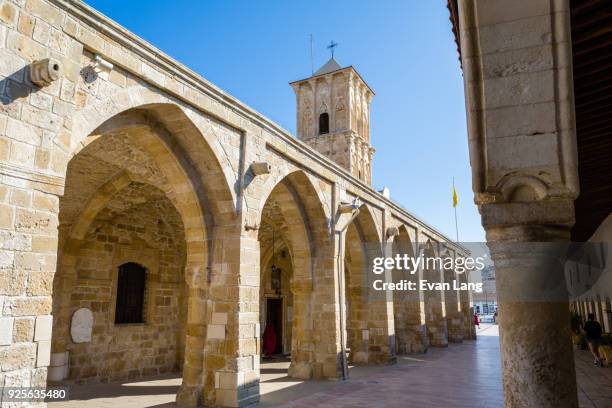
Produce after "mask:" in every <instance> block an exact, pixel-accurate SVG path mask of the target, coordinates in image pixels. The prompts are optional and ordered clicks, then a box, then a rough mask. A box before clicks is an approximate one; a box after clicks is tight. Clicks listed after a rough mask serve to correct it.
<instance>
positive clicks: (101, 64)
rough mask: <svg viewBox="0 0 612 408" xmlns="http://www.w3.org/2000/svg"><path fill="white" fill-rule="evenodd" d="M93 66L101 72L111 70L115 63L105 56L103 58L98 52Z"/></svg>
mask: <svg viewBox="0 0 612 408" xmlns="http://www.w3.org/2000/svg"><path fill="white" fill-rule="evenodd" d="M93 67H94V69H95V70H96V72H101V71H111V70H112V69H113V67H114V65H113V63H112V62H110V61H107V60H105V59H104V58H102V57H101V56H100V55H98V54H96V57H95V58H94V64H93Z"/></svg>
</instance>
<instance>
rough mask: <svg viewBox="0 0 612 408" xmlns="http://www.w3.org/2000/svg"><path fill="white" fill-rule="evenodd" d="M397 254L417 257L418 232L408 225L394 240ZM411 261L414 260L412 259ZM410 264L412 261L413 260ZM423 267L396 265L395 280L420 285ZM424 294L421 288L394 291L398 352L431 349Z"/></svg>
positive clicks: (411, 257) (399, 231)
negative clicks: (412, 268) (416, 238)
mask: <svg viewBox="0 0 612 408" xmlns="http://www.w3.org/2000/svg"><path fill="white" fill-rule="evenodd" d="M391 249H392V254H393V257H396V256H398V255H399V256H400V257H402V258H404V256H406V257H408V258H409V259H416V254H415V249H416V248H415V242H414V234H413V235H412V237H411V234H410V233H409V231H408V228H407V227H406V226H405V225H400V226H399V227H398V234H397V236H395V238H394V240H393V243H392V248H391ZM408 262H410V261H408ZM409 265H410V264H409ZM419 272H420V271H419V270H418V268H417V269H416V270H410V269H408V268H405V269H400V270H398V269H394V270H393V282H395V283H400V282H402V281H404V280H405V281H407V282H411V283H412V284H413V285H415V287H416V288H418V285H419ZM421 295H422V292H421V291H420V290H418V289H415V290H404V291H394V292H393V316H394V319H395V340H396V349H397V352H398V354H408V353H422V352H424V351H426V350H427V344H428V342H427V333H426V329H425V319H424V316H423V313H422V312H421V300H422V299H421Z"/></svg>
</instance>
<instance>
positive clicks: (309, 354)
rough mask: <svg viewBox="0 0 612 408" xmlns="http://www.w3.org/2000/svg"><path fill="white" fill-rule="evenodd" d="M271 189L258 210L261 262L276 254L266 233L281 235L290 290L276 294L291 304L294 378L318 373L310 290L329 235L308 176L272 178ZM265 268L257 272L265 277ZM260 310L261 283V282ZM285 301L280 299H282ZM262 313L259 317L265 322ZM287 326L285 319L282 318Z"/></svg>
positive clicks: (321, 264)
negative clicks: (286, 256)
mask: <svg viewBox="0 0 612 408" xmlns="http://www.w3.org/2000/svg"><path fill="white" fill-rule="evenodd" d="M273 181H276V184H274V186H273V188H270V189H266V190H265V191H266V192H267V194H265V195H264V196H263V197H262V200H261V208H260V210H259V217H260V218H259V221H258V222H257V225H259V233H258V239H259V243H260V258H261V262H260V265H261V267H262V268H266V266H268V264H269V259H270V258H271V257H273V256H275V250H274V249H271V245H272V244H274V241H272V243H271V242H270V241H271V239H272V240H273V239H274V238H271V237H275V236H276V237H277V238H276V240H278V239H279V238H278V237H279V235H280V236H281V237H282V240H283V242H284V244H285V245H286V248H287V251H288V252H289V255H290V256H289V258H290V263H291V269H292V273H291V280H290V288H289V289H290V294H289V293H287V294H281V297H283V299H286V302H287V304H288V303H291V305H292V306H291V307H292V317H293V319H292V321H291V350H290V351H291V365H290V367H289V375H291V376H292V377H297V378H306V379H308V378H312V377H320V376H321V373H320V370H316V369H315V366H316V365H317V364H318V362H317V354H316V353H315V347H317V345H315V344H314V341H315V339H314V338H313V318H314V316H316V313H317V310H316V308H317V306H316V305H315V299H316V298H317V296H318V293H317V292H316V291H315V290H314V288H315V286H316V283H317V282H318V281H319V280H321V278H322V277H323V276H324V275H325V273H326V271H325V269H324V268H325V267H326V266H325V261H326V259H328V258H329V250H330V236H329V230H328V227H327V218H326V212H325V208H324V206H323V204H322V202H321V201H320V196H319V193H318V192H317V190H316V188H315V186H314V185H313V184H312V182H311V181H310V179H309V177H308V176H307V175H306V173H304V172H303V171H301V170H297V171H293V172H291V173H289V174H286V175H284V176H279V177H277V178H276V179H274V178H270V180H269V183H267V184H266V185H268V184H272V182H273ZM266 272H267V270H262V271H261V272H260V275H261V276H267V275H266ZM260 288H261V289H260V290H261V292H260V296H261V297H262V300H261V302H262V304H261V305H260V311H261V310H262V309H263V307H264V304H263V301H264V300H263V299H264V298H265V296H264V292H263V290H264V288H265V282H261V283H260ZM283 301H284V302H285V300H283ZM263 320H264V316H263V315H261V319H260V321H261V322H262V323H264V321H263ZM286 324H289V322H286Z"/></svg>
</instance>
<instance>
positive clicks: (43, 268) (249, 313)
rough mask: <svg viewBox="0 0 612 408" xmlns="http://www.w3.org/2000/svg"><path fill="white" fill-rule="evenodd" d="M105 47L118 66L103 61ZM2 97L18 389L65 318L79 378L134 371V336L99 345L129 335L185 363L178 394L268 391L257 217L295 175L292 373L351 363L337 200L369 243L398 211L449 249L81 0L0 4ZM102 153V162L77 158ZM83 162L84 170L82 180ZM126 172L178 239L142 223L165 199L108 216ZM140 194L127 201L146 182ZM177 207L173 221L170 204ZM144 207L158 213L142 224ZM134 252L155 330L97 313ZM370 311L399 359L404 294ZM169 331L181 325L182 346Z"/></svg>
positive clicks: (0, 154)
mask: <svg viewBox="0 0 612 408" xmlns="http://www.w3.org/2000/svg"><path fill="white" fill-rule="evenodd" d="M96 55H97V56H99V57H101V58H103V59H105V60H107V61H108V62H110V63H112V64H113V68H112V69H110V70H109V69H105V68H104V67H102V66H100V65H99V64H96V62H95V61H96ZM44 58H53V59H54V60H55V61H57V62H58V65H59V66H61V74H60V75H59V77H58V79H56V80H54V81H51V83H50V84H48V85H45V86H37V85H34V84H33V83H32V82H31V80H30V76H29V72H30V69H31V65H32V63H34V62H35V61H39V60H41V59H44ZM0 96H1V102H2V103H0V177H1V178H0V236H1V237H2V240H1V241H0V245H1V247H0V310H1V316H0V328H1V330H0V384H4V385H6V386H10V385H17V386H28V385H39V386H43V385H44V384H45V381H46V377H47V369H46V368H47V367H48V366H49V365H50V363H51V361H50V357H51V328H52V326H53V327H54V331H55V328H57V330H58V331H57V333H58V334H61V335H58V336H55V335H54V336H53V337H54V339H53V343H54V348H55V347H56V346H57V350H54V351H56V352H58V353H61V352H63V351H65V350H68V351H70V359H71V360H70V363H71V364H72V367H73V370H74V371H73V374H72V375H73V378H74V379H75V380H78V379H80V378H83V379H84V378H85V377H86V378H90V379H92V380H93V379H98V380H106V379H108V380H112V379H117V378H124V377H125V376H126V375H127V377H128V378H129V377H130V375H132V376H135V375H137V374H136V372H135V370H136V368H135V367H136V361H135V360H132V361H129V360H128V361H127V362H125V363H119V362H118V361H119V359H120V356H121V355H122V354H121V353H124V352H125V351H126V350H128V349H127V348H125V349H122V348H114V347H107V346H102V344H101V342H102V341H103V340H110V339H117V341H118V342H121V343H122V344H128V343H131V344H132V345H133V346H134V347H136V346H138V347H139V348H140V349H142V350H143V351H142V354H140V355H139V357H142V358H139V361H143V364H142V365H139V366H138V370H139V372H138V375H146V374H149V373H155V372H160V371H164V370H169V369H173V368H175V367H179V366H180V365H181V362H182V365H183V383H182V386H181V389H180V392H179V394H178V396H177V399H178V400H179V402H180V403H182V404H184V405H190V406H193V405H196V404H198V403H202V402H205V403H207V404H211V405H212V404H217V405H221V406H238V405H246V404H249V403H252V402H254V401H256V400H257V399H258V393H259V384H258V382H259V346H260V327H259V323H260V316H259V294H260V287H259V281H260V260H261V259H260V243H259V242H258V229H259V227H260V225H261V218H262V212H263V206H264V204H265V202H266V199H267V197H268V195H269V194H270V193H271V192H272V191H273V190H274V189H275V188H276V187H277V186H278V185H279V184H281V183H283V180H289V181H290V183H289V184H288V186H289V187H284V190H283V194H282V196H281V198H282V199H283V200H286V201H290V200H293V201H294V202H295V203H297V204H295V205H293V206H285V207H284V208H285V210H284V211H286V214H287V215H288V217H289V218H290V219H291V220H292V221H293V224H292V225H291V229H292V233H291V234H292V236H293V237H295V238H296V239H293V241H292V245H293V246H294V248H292V251H294V252H293V253H292V254H297V256H293V257H292V261H293V262H294V265H293V272H294V274H295V275H294V278H295V279H294V280H293V281H292V287H291V289H292V292H293V294H294V319H296V320H295V321H294V325H293V332H292V335H293V336H292V344H296V347H298V348H297V349H296V350H298V352H297V353H296V355H297V356H299V360H298V361H296V369H295V371H293V372H294V373H299V375H304V376H309V377H314V378H338V377H339V375H340V370H339V353H340V350H341V347H340V328H341V326H342V325H341V324H340V317H341V314H340V311H339V309H340V306H339V305H340V303H341V302H342V301H343V300H342V297H343V296H344V295H342V293H341V291H339V290H338V288H339V287H340V285H341V280H342V279H340V278H339V276H342V274H340V275H338V273H337V268H338V264H339V263H338V262H337V260H338V259H339V254H341V253H342V251H343V250H344V249H343V248H342V247H341V246H340V245H339V244H340V243H341V241H340V238H339V237H340V236H341V234H339V233H338V229H339V228H340V227H339V226H338V220H339V219H340V218H341V217H340V216H339V214H338V211H337V210H338V206H339V205H340V203H341V202H350V201H352V200H353V199H354V198H356V197H358V198H359V199H360V200H361V202H363V203H364V208H363V209H364V212H365V211H366V210H367V211H368V212H369V213H370V214H371V218H372V220H373V221H371V223H370V224H371V225H372V227H371V229H372V232H371V233H370V235H371V236H372V237H375V239H374V242H379V243H381V242H382V241H383V237H384V236H385V231H386V228H387V227H388V226H389V225H390V224H391V223H394V224H398V225H406V226H410V228H413V229H414V230H415V231H417V233H418V234H421V233H424V232H426V233H427V234H428V237H429V238H430V239H431V240H432V241H433V242H438V243H439V242H445V243H446V244H445V245H448V246H453V247H454V246H455V245H454V244H452V243H448V242H449V240H448V239H447V238H446V237H445V236H444V235H443V234H441V233H439V232H438V231H436V230H435V229H434V228H432V227H431V226H429V225H428V224H426V223H424V222H422V221H421V220H419V219H417V218H415V217H414V216H413V215H411V214H410V213H409V212H407V211H406V210H404V209H403V208H402V207H400V206H399V205H397V204H396V203H393V202H392V201H390V200H388V199H387V198H385V197H383V196H382V195H381V194H379V193H377V192H376V191H374V190H373V189H372V188H371V187H370V186H369V185H368V184H367V183H364V182H363V181H361V180H358V179H357V178H356V177H355V176H354V174H351V173H350V172H348V171H346V170H345V169H343V168H342V167H341V166H338V165H337V164H335V163H333V162H332V161H330V160H329V159H328V158H326V157H325V156H324V155H322V154H320V153H318V152H316V151H314V150H313V149H312V148H310V147H309V146H307V145H306V144H304V143H302V142H300V141H299V140H296V139H295V138H294V137H293V136H292V135H290V134H288V133H287V132H285V131H284V130H283V129H281V128H280V127H279V126H278V125H276V124H275V123H274V122H272V121H270V120H269V119H267V118H266V117H264V116H262V115H261V114H259V113H257V112H255V111H254V110H252V109H251V108H249V107H248V106H246V105H244V104H243V103H241V102H240V101H238V100H236V99H235V98H233V97H231V96H230V95H228V94H226V93H225V92H223V91H222V90H220V89H219V88H217V87H215V86H214V85H212V84H210V83H209V82H208V81H206V80H205V79H203V78H201V77H200V76H198V75H197V74H195V73H194V72H192V71H190V70H189V69H187V68H186V67H184V66H182V65H181V64H179V63H178V62H176V61H174V60H172V59H170V58H169V57H167V56H165V55H164V54H163V53H162V52H161V51H159V50H156V49H154V48H153V47H151V46H150V45H148V44H146V43H144V42H143V41H142V40H140V39H139V38H137V37H136V36H134V35H133V34H131V33H129V32H128V31H127V30H124V29H122V28H120V27H118V26H117V25H116V24H115V23H113V22H111V21H110V20H108V19H106V18H104V17H103V16H101V15H99V14H97V13H94V12H93V11H92V10H91V9H90V8H89V7H88V6H87V5H85V4H82V3H76V2H74V3H73V2H68V1H64V0H52V1H51V0H50V1H46V0H10V1H9V0H4V1H2V2H0ZM92 152H95V154H92ZM93 160H95V164H96V165H95V166H91V167H86V166H85V167H81V164H82V163H83V162H86V163H87V162H91V163H94V161H93ZM254 162H265V163H268V164H270V166H271V170H270V173H269V174H264V175H255V174H254V173H253V172H252V171H251V165H252V163H254ZM69 163H70V164H69ZM75 166H76V168H77V169H79V171H78V172H77V173H78V174H81V175H82V176H87V177H85V181H83V180H81V181H82V182H81V183H74V182H72V181H71V177H72V176H71V173H72V172H71V170H70V168H71V167H75ZM75 180H78V178H77V179H75ZM131 183H140V184H142V185H147V186H151V187H154V188H157V189H158V190H160V191H162V192H163V196H164V197H165V199H167V202H169V203H171V206H172V207H173V208H174V211H175V213H177V214H178V215H179V218H180V222H181V223H182V230H183V234H184V238H180V239H179V238H176V239H174V242H173V243H172V244H171V243H170V241H172V240H169V241H167V242H166V241H164V242H156V241H155V239H153V238H151V236H152V235H155V236H157V235H158V233H159V230H147V228H148V227H151V228H157V224H156V223H154V222H153V221H152V218H147V217H153V214H161V213H158V212H156V211H158V210H155V211H154V209H153V208H148V207H147V206H146V205H144V203H140V204H138V205H134V206H132V207H133V208H134V212H132V213H131V214H132V215H131V216H130V217H132V218H130V219H129V223H126V222H122V223H121V225H125V226H131V228H135V230H130V228H123V227H120V226H119V223H117V224H116V225H115V224H113V222H114V221H117V222H118V220H119V218H117V220H115V219H114V217H109V216H108V211H109V210H107V209H106V208H107V206H106V205H102V204H103V203H105V202H106V200H108V199H109V197H112V196H114V194H116V193H118V192H120V191H122V190H124V189H125V188H127V186H128V185H130V184H131ZM138 191H139V192H138V194H135V195H134V196H130V197H132V198H131V199H133V200H136V201H138V200H140V199H142V198H143V197H149V195H148V193H147V192H145V191H144V190H143V189H141V190H138ZM147 191H148V190H147ZM124 193H125V191H124ZM60 199H61V201H62V205H61V208H60ZM160 200H161V199H160ZM162 201H163V200H162ZM109 205H110V204H109ZM112 205H115V204H112ZM117 205H119V204H118V203H117ZM132 207H130V208H132ZM167 207H168V205H166V207H164V210H163V211H162V213H163V217H162V218H164V219H165V218H166V217H167V216H168V214H171V213H173V212H172V211H171V209H170V208H167ZM136 209H137V210H138V211H136ZM125 210H126V211H128V212H129V211H131V210H129V209H125ZM117 211H118V210H117ZM99 217H108V218H111V219H104V220H102V219H100V218H99ZM140 217H145V218H142V219H141V218H140ZM286 218H287V217H286ZM96 220H97V221H96ZM145 220H148V221H150V222H152V224H150V225H149V224H147V225H148V226H147V227H146V228H145V226H144V225H143V224H139V223H144V222H145ZM98 221H100V222H101V224H99V225H101V226H102V227H103V230H104V228H108V229H109V231H107V232H95V230H92V228H93V224H91V225H90V223H91V222H98ZM102 221H104V222H102ZM148 221H147V222H148ZM178 224H179V223H178V222H177V223H175V225H178ZM58 228H59V230H58ZM138 228H140V230H138ZM143 228H144V229H143ZM175 229H180V228H178V227H176V228H175ZM170 230H172V228H170ZM179 235H180V234H179ZM162 236H163V235H162ZM176 236H177V235H176V234H175V237H176ZM115 239H116V240H117V242H111V241H109V240H113V241H114V240H115ZM120 240H122V242H123V241H124V243H123V244H119V242H120ZM183 241H184V246H181V245H183V244H180V245H179V242H183ZM58 242H59V245H58ZM58 246H60V247H61V250H60V257H59V258H60V259H59V263H58ZM177 246H178V247H180V248H181V249H180V251H178V252H180V253H181V254H183V253H184V255H181V256H179V257H175V258H172V257H169V256H168V254H167V252H165V251H169V250H170V249H169V248H174V249H176V248H177ZM458 250H459V251H461V250H462V249H461V248H460V247H458ZM171 252H172V251H171ZM121 254H123V255H121ZM156 254H157V255H156ZM175 254H176V253H175ZM120 258H121V260H119V259H120ZM139 259H140V261H139ZM155 259H157V261H156V262H153V264H154V263H157V266H154V265H153V264H152V263H151V262H152V260H155ZM100 260H102V261H100ZM130 260H131V261H136V262H139V263H141V264H143V265H144V266H145V267H147V268H148V269H149V271H150V272H151V273H152V275H155V276H157V280H154V282H155V284H156V285H155V289H153V288H152V292H149V293H148V298H147V299H149V300H151V302H148V307H149V308H153V309H154V310H153V311H151V312H150V313H149V315H148V316H149V317H151V316H154V317H155V321H154V322H152V323H153V325H154V327H156V328H158V329H159V330H156V331H155V333H157V332H159V333H160V334H159V336H158V337H157V338H155V333H153V330H150V329H149V327H148V326H147V325H146V324H145V325H144V326H140V327H120V328H119V327H113V325H110V324H103V322H105V321H106V322H109V321H112V320H109V319H108V318H110V317H112V311H111V310H112V305H113V304H114V302H113V299H112V296H113V293H114V292H113V290H114V286H113V276H114V273H115V271H116V268H117V266H118V265H119V262H124V261H130ZM155 270H157V271H156V272H155ZM56 271H57V272H56ZM181 274H182V275H181ZM54 279H55V280H56V281H57V284H58V286H57V288H69V289H68V290H66V289H62V290H59V289H57V288H56V290H54V289H53V285H54V284H53V281H54ZM109 279H110V283H109ZM183 282H184V285H183V286H184V288H185V289H181V288H180V286H181V285H182V284H183ZM64 285H66V286H64ZM72 289H74V293H73V292H72ZM94 289H95V292H96V293H93V292H94ZM98 289H99V290H98ZM153 290H154V291H153ZM66 295H74V296H66ZM181 296H183V299H184V301H182V300H181ZM56 302H58V305H57V308H55V303H56ZM52 304H53V305H54V306H53V309H54V313H53V317H51V316H52V315H51V312H52ZM79 306H85V307H87V308H91V309H92V311H94V322H95V327H94V333H93V342H92V343H91V344H89V345H87V346H85V345H73V344H70V343H71V341H70V339H69V338H68V336H66V333H68V331H69V323H70V317H71V316H72V313H73V312H74V309H75V308H76V307H79ZM183 307H184V309H183ZM420 307H421V310H423V305H422V303H420ZM183 310H184V311H183ZM56 311H57V313H56ZM371 315H372V316H373V317H374V318H375V319H373V320H374V321H375V322H376V323H375V324H376V325H377V326H374V323H372V324H371V325H370V329H372V330H371V332H372V333H373V334H374V335H373V336H372V337H371V338H370V346H369V349H368V352H372V353H373V355H378V356H379V357H381V358H377V359H373V361H383V360H384V361H387V362H388V361H389V358H391V357H392V355H393V354H394V344H391V343H390V340H389V339H393V338H394V332H393V308H392V303H391V302H386V301H380V302H378V304H377V305H376V307H375V308H373V312H372V313H371ZM104 316H106V317H107V319H106V320H104ZM183 316H184V317H183ZM297 316H301V317H300V318H299V319H297V318H296V317H297ZM183 318H184V319H185V323H184V326H182V325H181V322H182V319H183ZM54 319H55V320H56V321H55V322H53V320H54ZM123 329H125V330H123ZM171 331H175V332H178V334H179V336H182V335H184V336H185V340H184V347H183V345H182V343H181V342H182V341H183V340H182V339H181V337H179V338H176V337H175V336H171V335H170V334H169V333H170V332H171ZM126 333H129V335H127V334H126ZM124 334H125V335H124ZM175 334H177V333H175ZM298 334H299V335H300V337H298ZM302 334H303V337H302ZM148 336H151V337H148ZM56 343H57V344H56ZM88 347H89V349H88ZM172 347H174V349H173V348H172ZM182 350H184V356H182V355H181V353H182ZM92 351H95V352H100V353H106V355H107V356H108V360H109V363H108V364H106V362H102V361H94V362H93V364H92V362H90V361H85V359H84V356H85V353H87V352H92ZM382 357H385V358H382ZM387 357H389V358H387ZM55 363H58V362H57V361H54V362H53V366H54V367H57V365H55ZM60 363H61V362H60ZM145 369H146V371H145ZM131 373H132V374H131ZM77 377H78V378H77Z"/></svg>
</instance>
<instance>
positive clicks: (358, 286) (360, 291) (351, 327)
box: [344, 205, 395, 364]
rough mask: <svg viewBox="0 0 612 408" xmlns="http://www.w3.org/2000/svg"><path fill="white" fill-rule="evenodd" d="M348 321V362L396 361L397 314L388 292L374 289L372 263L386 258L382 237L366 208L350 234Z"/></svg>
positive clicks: (347, 251) (346, 292) (347, 284)
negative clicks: (395, 330)
mask: <svg viewBox="0 0 612 408" xmlns="http://www.w3.org/2000/svg"><path fill="white" fill-rule="evenodd" d="M345 242H346V244H345V260H344V265H345V274H344V278H345V285H344V288H345V299H346V302H345V305H344V306H345V313H344V316H345V320H346V322H345V323H346V324H345V325H344V327H345V328H346V336H345V337H346V349H347V352H348V361H349V362H350V363H353V364H365V363H374V364H377V363H389V362H391V361H393V359H394V358H395V335H394V332H393V322H392V321H391V322H390V321H389V319H388V316H390V315H391V314H392V313H393V311H392V310H389V307H390V304H391V302H388V301H387V293H386V291H384V290H382V291H378V290H374V289H373V288H372V284H373V280H374V279H382V280H383V281H387V278H386V277H385V275H374V274H373V273H372V262H373V259H374V258H376V257H381V256H382V246H381V239H380V234H379V233H378V228H377V226H376V222H375V221H374V218H373V216H372V213H371V211H370V209H369V208H368V207H367V206H366V205H363V206H361V207H360V212H359V214H358V215H357V217H356V218H355V219H354V220H353V221H352V222H351V224H350V225H349V226H348V228H347V230H346V238H345Z"/></svg>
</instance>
